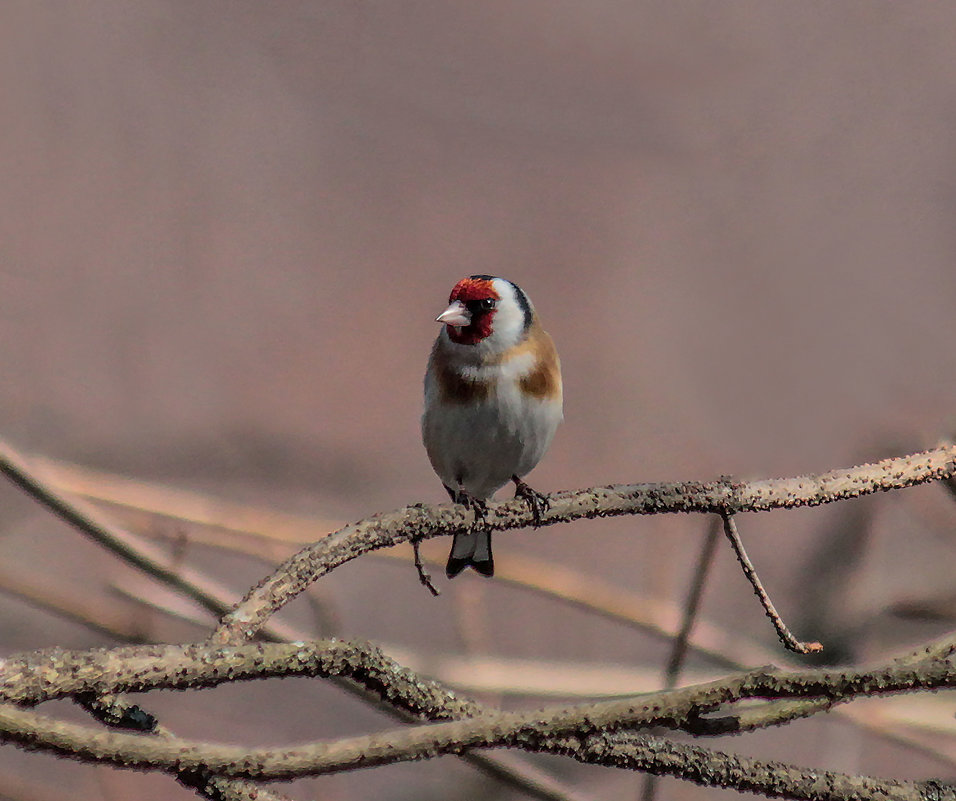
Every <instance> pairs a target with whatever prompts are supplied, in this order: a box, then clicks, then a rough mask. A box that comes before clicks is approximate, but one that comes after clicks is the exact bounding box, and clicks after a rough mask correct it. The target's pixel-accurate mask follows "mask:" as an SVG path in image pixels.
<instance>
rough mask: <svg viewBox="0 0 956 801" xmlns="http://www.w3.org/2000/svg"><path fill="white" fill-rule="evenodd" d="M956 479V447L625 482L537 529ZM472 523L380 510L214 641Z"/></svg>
mask: <svg viewBox="0 0 956 801" xmlns="http://www.w3.org/2000/svg"><path fill="white" fill-rule="evenodd" d="M954 474H956V445H952V444H947V445H943V446H940V447H937V448H934V449H932V450H928V451H923V452H920V453H915V454H911V455H907V456H900V457H895V458H892V459H884V460H883V461H881V462H877V463H876V464H864V465H859V466H857V467H851V468H846V469H841V470H831V471H829V472H827V473H822V474H821V475H818V476H801V477H797V478H778V479H765V480H761V481H749V482H741V483H733V482H729V481H727V480H726V479H720V480H718V481H712V482H709V483H699V482H677V483H661V484H619V485H614V486H608V487H595V488H592V489H586V490H573V491H566V492H557V493H554V494H552V495H551V496H550V500H551V506H550V508H549V509H548V510H547V511H546V512H545V513H544V514H543V515H542V517H541V520H540V525H542V526H549V525H554V524H555V523H565V522H569V521H572V520H580V519H582V518H593V517H611V516H616V515H637V514H663V513H666V512H709V513H714V514H720V515H732V514H737V513H740V512H761V511H768V510H770V509H790V508H794V507H798V506H818V505H820V504H824V503H832V502H834V501H839V500H844V499H846V498H856V497H859V496H860V495H867V494H871V493H874V492H886V491H888V490H893V489H902V488H904V487H911V486H913V485H915V484H921V483H925V482H928V481H938V480H940V479H943V478H947V477H949V476H952V475H954ZM487 523H488V526H489V527H490V528H491V529H492V530H498V531H505V530H510V529H516V528H524V527H526V526H530V525H533V524H534V523H535V520H534V518H533V515H532V513H531V512H530V510H529V509H528V505H527V504H526V503H524V502H522V501H521V500H520V499H519V500H512V501H506V502H503V503H489V504H488V514H487ZM471 524H472V515H471V514H470V513H468V511H467V510H465V509H464V508H462V507H461V506H459V505H454V504H445V505H442V506H425V505H422V504H418V505H415V506H406V507H405V508H404V509H398V510H397V511H394V512H390V513H386V514H379V515H375V516H373V517H370V518H367V519H365V520H362V521H360V522H358V523H354V524H352V525H349V526H346V527H344V528H342V529H339V530H338V531H337V532H335V533H334V534H330V535H328V536H326V537H323V538H322V539H320V540H319V541H318V542H316V543H315V544H313V545H310V546H308V547H306V548H304V549H302V550H301V551H299V552H298V553H297V554H295V555H294V556H292V557H291V558H290V559H288V560H287V561H286V562H285V563H284V564H283V565H282V566H281V567H279V568H278V569H277V570H276V571H275V572H274V573H273V574H272V575H271V576H269V577H268V578H266V579H264V580H263V581H262V582H260V583H259V585H258V586H256V587H255V588H254V589H253V590H252V591H251V592H249V593H248V594H247V595H246V597H245V598H244V599H243V601H242V602H241V603H240V604H239V605H238V606H237V607H236V608H235V609H233V610H232V611H231V612H229V613H228V614H227V615H225V616H224V617H223V619H222V622H221V623H220V625H219V628H218V629H217V630H216V633H215V634H214V635H213V636H214V638H215V639H216V640H217V641H218V642H222V643H229V642H232V643H236V642H240V641H242V640H244V639H248V638H249V637H251V636H253V635H254V634H255V632H256V631H257V630H258V628H259V627H260V626H261V625H262V623H263V621H265V620H266V619H268V618H269V617H270V616H271V615H272V614H274V613H275V612H276V611H277V610H279V609H281V608H282V607H283V606H284V605H285V604H286V603H288V602H289V601H290V600H292V599H293V598H294V597H295V596H297V595H298V594H299V593H300V592H302V591H303V590H304V589H305V587H306V586H308V585H309V584H310V583H311V582H313V581H315V580H316V579H317V578H319V577H320V576H323V575H325V574H326V573H328V572H329V571H331V570H333V569H335V568H336V567H338V566H339V565H342V564H345V563H346V562H349V561H351V560H352V559H355V558H356V557H358V556H361V555H362V554H363V553H367V552H369V551H373V550H376V549H379V548H387V547H389V546H392V545H397V544H399V543H401V542H408V541H409V540H411V539H418V540H423V539H429V538H431V537H440V536H448V535H453V534H455V533H457V532H462V531H464V530H466V529H467V528H468V527H469V526H470V525H471Z"/></svg>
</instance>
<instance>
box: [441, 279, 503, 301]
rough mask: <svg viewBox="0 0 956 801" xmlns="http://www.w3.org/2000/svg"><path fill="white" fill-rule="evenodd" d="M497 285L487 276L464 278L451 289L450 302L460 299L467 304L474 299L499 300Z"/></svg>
mask: <svg viewBox="0 0 956 801" xmlns="http://www.w3.org/2000/svg"><path fill="white" fill-rule="evenodd" d="M498 299H499V298H498V293H497V292H495V287H494V285H493V284H492V283H491V281H489V280H488V279H487V278H463V279H462V280H461V281H459V282H458V283H457V284H455V287H454V288H453V289H452V291H451V295H449V297H448V302H449V303H454V302H455V301H456V300H460V301H461V302H462V303H464V304H465V305H466V306H467V305H468V302H469V301H472V300H498Z"/></svg>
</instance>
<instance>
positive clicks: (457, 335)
mask: <svg viewBox="0 0 956 801" xmlns="http://www.w3.org/2000/svg"><path fill="white" fill-rule="evenodd" d="M456 300H459V301H461V302H462V303H464V304H465V306H466V307H467V308H468V311H469V312H471V322H470V323H469V324H468V325H466V326H461V327H458V326H454V325H450V326H448V338H449V339H451V341H452V342H457V343H458V344H459V345H477V344H478V343H479V342H481V341H482V340H483V339H485V337H487V336H488V335H489V334H491V320H492V318H493V317H494V316H495V309H494V307H492V308H490V309H486V308H482V302H483V301H485V302H487V301H498V300H499V295H498V293H497V292H496V291H495V288H494V285H493V284H492V283H491V281H489V280H488V279H487V278H464V279H462V280H461V281H459V282H458V283H457V284H455V287H454V289H452V291H451V295H449V297H448V302H449V303H454V302H455V301H456Z"/></svg>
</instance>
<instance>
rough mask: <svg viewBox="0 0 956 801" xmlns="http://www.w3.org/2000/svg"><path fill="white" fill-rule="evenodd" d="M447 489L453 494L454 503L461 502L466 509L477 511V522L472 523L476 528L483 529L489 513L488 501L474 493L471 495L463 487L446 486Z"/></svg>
mask: <svg viewBox="0 0 956 801" xmlns="http://www.w3.org/2000/svg"><path fill="white" fill-rule="evenodd" d="M445 489H446V490H447V491H448V494H449V495H450V496H451V500H452V502H453V503H460V504H461V505H462V506H464V507H465V508H466V509H472V510H474V512H475V522H474V523H473V524H472V527H473V528H475V529H481V528H485V527H486V517H487V515H488V503H487V502H486V501H485V500H483V499H482V498H476V497H475V496H474V495H469V494H468V493H467V492H465V491H464V490H463V489H457V490H453V489H452V488H451V487H448V486H446V487H445Z"/></svg>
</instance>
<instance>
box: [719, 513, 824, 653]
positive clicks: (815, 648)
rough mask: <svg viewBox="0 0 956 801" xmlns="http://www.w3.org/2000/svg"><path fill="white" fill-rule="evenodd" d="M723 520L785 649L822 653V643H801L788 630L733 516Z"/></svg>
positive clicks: (726, 531)
mask: <svg viewBox="0 0 956 801" xmlns="http://www.w3.org/2000/svg"><path fill="white" fill-rule="evenodd" d="M721 518H722V520H723V523H724V534H726V535H727V539H728V540H730V545H731V547H733V549H734V554H736V556H737V561H738V562H740V567H741V568H742V569H743V571H744V575H745V576H746V577H747V580H748V581H749V582H750V586H752V587H753V589H754V594H756V596H757V598H758V600H759V601H760V605H761V606H762V607H763V608H764V612H766V613H767V617H769V618H770V622H771V623H773V627H774V629H775V630H776V632H777V636H778V637H779V638H780V641H781V642H782V643H783V644H784V647H786V648H787V650H789V651H793V652H794V653H797V654H815V653H819V652H820V651H822V650H823V646H822V645H821V644H820V643H818V642H800V640H798V639H797V638H796V637H794V636H793V634H791V633H790V629H788V628H787V624H786V623H784V622H783V618H782V617H780V613H779V612H777V610H776V608H775V607H774V605H773V602H772V601H771V600H770V596H769V595H768V594H767V591H766V590H765V589H764V588H763V585H762V584H761V583H760V578H759V577H758V576H757V571H756V570H755V569H754V566H753V562H751V561H750V558H749V557H748V556H747V552H746V551H745V550H744V544H743V543H742V542H741V541H740V535H739V534H738V533H737V524H736V523H735V522H734V518H733V515H729V514H721Z"/></svg>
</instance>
